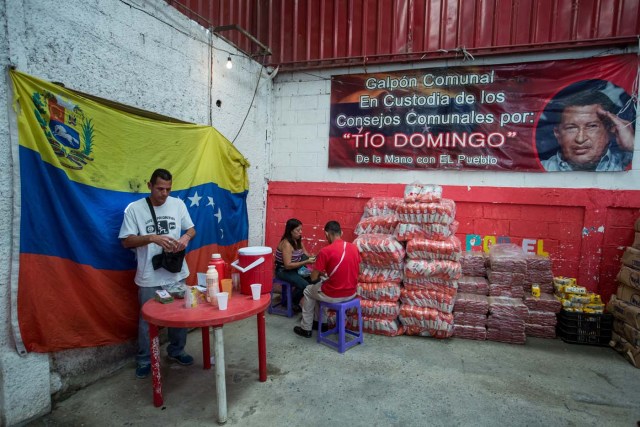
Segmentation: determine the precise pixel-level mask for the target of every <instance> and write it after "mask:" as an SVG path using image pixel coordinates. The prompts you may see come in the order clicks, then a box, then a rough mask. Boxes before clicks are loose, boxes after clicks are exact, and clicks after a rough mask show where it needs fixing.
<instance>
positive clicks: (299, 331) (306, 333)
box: [293, 326, 311, 338]
mask: <svg viewBox="0 0 640 427" xmlns="http://www.w3.org/2000/svg"><path fill="white" fill-rule="evenodd" d="M293 332H295V333H296V334H298V335H300V336H301V337H305V338H311V331H305V330H304V329H302V328H301V327H300V326H296V327H295V328H293Z"/></svg>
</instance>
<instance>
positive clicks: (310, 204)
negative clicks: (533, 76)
mask: <svg viewBox="0 0 640 427" xmlns="http://www.w3.org/2000/svg"><path fill="white" fill-rule="evenodd" d="M443 190H444V191H443V193H444V196H445V197H447V198H449V199H453V200H454V201H455V202H456V204H457V214H456V219H457V220H458V221H459V222H460V228H459V230H458V233H457V235H458V237H459V238H460V241H461V242H462V243H463V246H464V245H465V243H466V241H467V235H472V234H475V235H479V236H496V237H499V236H507V237H509V238H510V239H511V241H512V242H513V243H517V244H521V243H522V240H523V239H535V240H541V241H542V243H538V244H541V245H542V249H543V250H544V251H546V252H548V253H549V256H550V257H551V259H552V262H553V270H554V274H555V275H562V276H569V277H576V278H578V282H579V284H580V285H583V286H586V287H588V288H589V289H590V290H592V291H595V292H598V293H600V294H602V296H603V297H604V298H605V299H606V300H607V301H608V299H609V297H610V296H611V295H612V294H614V293H615V291H616V288H617V284H616V283H615V277H616V274H617V273H618V270H619V269H620V257H621V255H622V252H623V251H624V248H625V247H626V246H628V245H631V243H632V242H633V237H634V231H633V223H634V221H635V219H636V218H638V217H640V191H622V190H619V191H618V190H599V189H563V188H496V187H466V186H465V187H462V186H444V187H443ZM403 192H404V185H403V184H358V183H353V184H347V183H327V182H271V183H269V189H268V192H267V218H266V230H265V244H266V245H267V246H271V247H275V246H277V244H278V242H279V240H280V238H281V236H282V233H283V231H284V225H285V223H286V221H287V219H289V218H292V217H294V218H298V219H299V220H300V221H302V223H303V235H304V242H305V246H306V247H307V249H308V250H310V251H311V252H314V253H315V252H317V251H318V250H319V249H320V248H321V247H322V246H323V245H324V244H325V242H324V232H323V228H324V224H325V223H326V222H327V221H329V220H337V221H338V222H340V224H341V225H342V228H343V230H344V236H345V238H346V239H347V240H353V239H354V238H355V235H354V234H353V230H354V229H355V226H356V225H357V223H358V221H359V220H360V217H361V215H362V212H363V209H364V205H365V203H366V202H367V201H368V200H369V199H370V198H371V197H380V196H396V197H402V195H403ZM532 245H533V247H536V242H534V243H532ZM473 249H474V250H481V247H476V248H473Z"/></svg>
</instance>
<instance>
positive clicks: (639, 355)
mask: <svg viewBox="0 0 640 427" xmlns="http://www.w3.org/2000/svg"><path fill="white" fill-rule="evenodd" d="M609 345H610V346H611V347H613V349H614V350H615V351H617V352H618V353H620V354H622V355H623V356H624V358H625V359H627V360H628V361H629V362H630V363H631V364H632V365H633V366H635V367H636V368H640V347H636V346H634V345H632V344H631V343H630V342H629V341H627V340H625V339H624V338H622V337H621V336H620V335H618V334H617V333H615V332H613V333H612V335H611V341H609Z"/></svg>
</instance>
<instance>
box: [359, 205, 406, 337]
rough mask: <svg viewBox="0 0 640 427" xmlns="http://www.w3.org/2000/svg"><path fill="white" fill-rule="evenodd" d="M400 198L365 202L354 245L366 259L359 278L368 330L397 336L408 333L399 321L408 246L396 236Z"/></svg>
mask: <svg viewBox="0 0 640 427" xmlns="http://www.w3.org/2000/svg"><path fill="white" fill-rule="evenodd" d="M401 201H402V199H401V198H399V197H376V198H372V199H370V200H369V201H368V202H367V204H366V205H365V209H364V213H363V215H362V219H361V220H360V222H359V223H358V225H357V226H356V229H355V233H356V234H358V237H357V238H356V239H355V240H354V242H353V243H354V244H355V245H356V246H357V247H358V250H359V251H360V257H361V258H362V262H361V264H360V275H359V277H358V296H359V297H360V306H361V309H362V323H363V330H364V331H365V332H366V333H370V334H378V335H387V336H396V335H402V334H403V333H404V328H403V327H402V326H401V325H400V324H399V322H398V320H397V319H398V314H399V313H400V303H399V299H400V288H401V283H402V276H403V267H404V257H405V249H404V246H403V245H402V244H401V243H400V242H398V240H397V239H396V238H395V237H394V235H393V232H394V231H395V228H396V225H397V222H398V220H397V216H396V213H395V210H396V206H397V205H398V203H399V202H401ZM347 327H348V328H350V329H357V327H358V319H357V316H356V314H354V313H351V314H350V315H349V316H348V323H347Z"/></svg>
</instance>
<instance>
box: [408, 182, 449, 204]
mask: <svg viewBox="0 0 640 427" xmlns="http://www.w3.org/2000/svg"><path fill="white" fill-rule="evenodd" d="M440 199H442V187H440V186H439V185H435V184H420V183H417V182H413V183H411V184H407V185H406V186H405V187H404V201H405V202H437V201H439V200H440Z"/></svg>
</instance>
